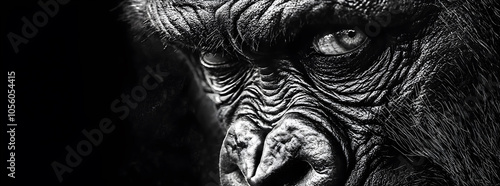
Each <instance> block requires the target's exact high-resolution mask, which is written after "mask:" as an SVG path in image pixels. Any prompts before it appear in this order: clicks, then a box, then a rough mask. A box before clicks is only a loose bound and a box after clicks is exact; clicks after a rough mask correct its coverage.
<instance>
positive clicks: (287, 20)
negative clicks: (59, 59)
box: [127, 0, 500, 185]
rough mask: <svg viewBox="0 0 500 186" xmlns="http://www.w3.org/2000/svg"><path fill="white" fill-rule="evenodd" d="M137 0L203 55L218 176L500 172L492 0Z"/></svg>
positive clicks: (278, 181) (470, 177)
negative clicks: (218, 130)
mask: <svg viewBox="0 0 500 186" xmlns="http://www.w3.org/2000/svg"><path fill="white" fill-rule="evenodd" d="M129 4H130V5H129V6H128V8H127V9H128V14H127V15H128V18H129V19H130V20H131V22H132V24H133V25H134V27H135V28H139V29H141V30H145V31H152V32H154V33H159V34H160V35H161V38H162V40H163V41H164V42H165V43H166V44H168V45H169V46H175V47H177V48H178V50H181V51H184V53H185V54H187V55H189V56H192V57H194V58H195V59H196V60H190V61H189V62H188V63H189V64H190V66H191V67H192V70H193V71H194V74H195V75H196V76H197V78H199V79H201V80H200V84H201V85H203V86H205V88H206V90H207V94H208V95H209V97H210V98H212V100H213V101H214V102H215V103H216V105H217V108H218V110H219V113H218V116H219V118H220V120H221V127H223V128H224V129H225V130H226V131H227V134H226V136H225V139H224V141H223V142H222V148H221V150H220V162H219V169H220V179H221V183H222V185H422V184H425V185H427V184H433V185H437V184H450V185H457V184H458V185H467V184H472V185H476V184H488V185H489V184H495V183H498V182H499V181H500V180H499V179H500V178H499V176H498V175H499V174H498V173H499V169H500V168H499V166H500V162H499V159H500V156H499V154H500V150H499V149H500V143H499V141H500V140H499V134H500V126H499V123H498V121H499V118H498V115H499V114H498V113H499V112H500V106H499V105H500V101H499V99H498V98H499V96H498V95H499V91H498V90H499V87H500V86H499V84H498V82H499V81H498V77H497V74H498V72H499V63H498V60H499V59H500V58H499V55H498V52H497V51H496V50H495V49H493V46H495V44H498V42H499V35H498V28H499V27H498V26H499V25H500V23H499V20H500V19H498V18H499V15H500V10H499V4H498V2H496V1H493V0H491V1H489V0H483V1H460V2H456V1H437V0H436V1H417V0H414V1H395V0H394V1H392V0H383V1H365V0H360V1H341V0H338V1H334V0H331V1H327V0H323V1H321V0H304V1H288V0H282V1H270V0H232V1H194V0H192V1H191V0H151V1H141V0H131V1H130V2H129Z"/></svg>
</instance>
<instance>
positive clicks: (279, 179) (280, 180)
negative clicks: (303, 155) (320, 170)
mask: <svg viewBox="0 0 500 186" xmlns="http://www.w3.org/2000/svg"><path fill="white" fill-rule="evenodd" d="M311 169H312V168H311V165H309V163H307V162H305V161H300V160H292V161H290V162H288V163H287V164H285V165H283V166H282V167H281V168H280V169H278V170H276V171H275V172H274V173H273V174H271V175H269V176H268V177H267V178H266V179H265V180H255V179H254V180H252V179H250V178H248V179H247V181H248V183H249V184H250V185H252V186H257V185H258V186H274V185H297V183H299V182H300V181H301V180H303V179H304V178H305V177H306V175H307V173H308V172H309V171H311Z"/></svg>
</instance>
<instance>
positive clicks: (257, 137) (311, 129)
mask: <svg viewBox="0 0 500 186" xmlns="http://www.w3.org/2000/svg"><path fill="white" fill-rule="evenodd" d="M325 131H326V130H322V129H321V128H320V125H319V123H314V122H313V121H312V120H310V119H307V118H304V117H302V116H300V115H299V114H293V113H289V114H286V115H285V116H284V117H283V119H281V120H280V121H279V122H278V124H277V125H276V126H275V127H274V128H273V129H272V130H271V131H269V130H268V129H261V128H259V127H258V126H257V125H255V124H254V123H253V122H252V121H249V120H244V119H241V120H238V121H236V122H235V123H234V124H233V125H232V126H231V127H230V128H229V130H228V133H227V135H226V137H225V139H224V142H223V146H222V149H221V153H220V166H219V167H220V175H221V183H222V185H252V186H253V185H335V184H338V183H340V181H341V180H342V178H343V176H344V175H341V174H342V173H343V172H344V171H345V170H346V167H345V166H346V162H345V157H344V156H343V154H344V153H342V151H341V150H340V146H339V145H338V143H337V142H336V141H334V140H332V139H333V138H332V137H330V136H329V135H327V133H326V132H325Z"/></svg>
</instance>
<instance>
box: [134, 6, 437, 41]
mask: <svg viewBox="0 0 500 186" xmlns="http://www.w3.org/2000/svg"><path fill="white" fill-rule="evenodd" d="M429 5H430V3H422V2H420V1H390V0H377V1H368V0H365V1H343V0H337V1H326V0H324V1H320V0H300V1H290V0H279V1H271V0H232V1H190V0H164V1H148V2H146V3H143V4H141V6H145V8H146V12H145V14H147V16H148V18H149V20H151V21H149V23H150V25H149V26H151V27H153V29H154V30H159V31H160V33H162V34H163V37H164V39H165V40H166V41H168V42H175V43H176V44H182V45H185V46H186V45H187V46H190V47H196V48H205V49H207V48H217V47H221V46H223V45H224V44H227V43H224V42H228V43H231V42H233V43H239V44H241V43H243V42H249V44H250V45H252V42H255V43H259V44H261V45H263V44H264V45H265V44H267V45H270V44H272V43H273V42H276V41H286V40H290V38H292V37H293V36H294V35H295V34H296V33H297V32H298V31H300V28H301V27H303V26H304V25H307V24H313V23H315V24H334V25H335V24H336V25H341V24H353V23H354V24H356V23H358V24H361V22H364V21H368V20H370V19H371V18H374V17H376V16H377V15H379V14H383V13H386V12H388V11H391V12H392V11H394V10H396V9H397V10H398V11H399V12H401V13H403V14H402V15H407V16H410V17H406V18H404V19H403V17H401V19H400V20H405V21H411V18H414V17H416V15H417V14H418V12H419V11H421V10H423V9H424V8H423V7H425V6H429ZM398 23H399V22H398V20H393V21H392V22H391V24H398ZM227 38H229V41H228V39H227Z"/></svg>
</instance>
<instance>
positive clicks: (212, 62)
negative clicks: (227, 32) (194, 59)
mask: <svg viewBox="0 0 500 186" xmlns="http://www.w3.org/2000/svg"><path fill="white" fill-rule="evenodd" d="M200 61H201V63H202V65H203V66H205V67H207V68H216V67H219V66H222V65H225V64H226V63H227V61H228V60H227V59H226V58H225V57H224V55H223V54H219V53H210V52H205V53H202V55H201V60H200Z"/></svg>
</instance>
